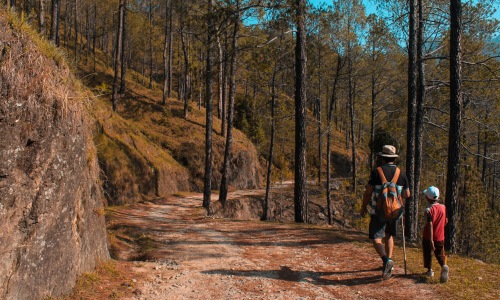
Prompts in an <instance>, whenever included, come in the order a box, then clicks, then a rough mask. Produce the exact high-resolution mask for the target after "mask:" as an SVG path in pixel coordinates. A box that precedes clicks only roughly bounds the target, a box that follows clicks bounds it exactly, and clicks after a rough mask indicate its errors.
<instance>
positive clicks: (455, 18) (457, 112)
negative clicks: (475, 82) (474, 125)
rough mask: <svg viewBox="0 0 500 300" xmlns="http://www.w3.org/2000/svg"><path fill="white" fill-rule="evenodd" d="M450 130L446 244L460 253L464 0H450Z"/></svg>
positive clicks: (452, 250)
mask: <svg viewBox="0 0 500 300" xmlns="http://www.w3.org/2000/svg"><path fill="white" fill-rule="evenodd" d="M450 20H451V25H450V131H449V145H448V171H447V175H446V203H445V204H446V210H447V215H448V225H447V230H445V234H446V236H445V247H446V249H447V250H448V251H450V252H451V253H456V252H457V250H458V249H457V228H458V218H457V217H458V205H457V204H458V191H459V180H460V139H461V131H462V128H461V127H462V79H461V68H462V56H461V52H460V51H461V47H460V40H461V35H462V28H461V27H462V3H461V0H451V1H450Z"/></svg>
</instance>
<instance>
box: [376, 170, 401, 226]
mask: <svg viewBox="0 0 500 300" xmlns="http://www.w3.org/2000/svg"><path fill="white" fill-rule="evenodd" d="M377 171H378V174H379V177H380V180H381V181H382V190H381V191H380V194H379V195H378V199H377V207H376V214H377V216H378V218H379V220H380V221H381V222H384V223H385V222H389V221H394V220H398V219H400V218H401V216H402V215H403V210H404V206H403V200H402V199H401V195H400V194H399V193H398V188H397V186H396V182H397V181H398V178H399V174H400V172H401V170H400V169H399V168H396V172H395V173H394V177H393V178H392V180H391V181H389V182H388V181H387V179H386V178H385V175H384V172H383V170H382V168H381V167H378V168H377Z"/></svg>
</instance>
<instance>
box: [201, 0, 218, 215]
mask: <svg viewBox="0 0 500 300" xmlns="http://www.w3.org/2000/svg"><path fill="white" fill-rule="evenodd" d="M213 5H214V0H209V1H208V8H207V9H208V11H207V19H208V20H207V23H208V24H207V26H208V35H207V57H206V68H207V69H206V74H205V76H206V86H205V97H206V100H205V107H206V126H205V177H204V182H203V207H204V208H205V209H206V210H207V212H208V213H209V214H210V198H211V195H212V122H213V116H212V114H213V112H212V107H213V103H212V101H213V97H214V96H213V90H212V88H213V70H212V55H213V53H212V52H213V41H212V39H213V36H214V35H215V28H214V27H215V24H214V23H215V21H214V16H213V13H214V12H213Z"/></svg>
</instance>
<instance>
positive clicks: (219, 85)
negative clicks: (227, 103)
mask: <svg viewBox="0 0 500 300" xmlns="http://www.w3.org/2000/svg"><path fill="white" fill-rule="evenodd" d="M217 49H218V50H219V52H218V53H219V57H218V58H219V61H218V66H219V69H218V72H219V77H218V80H217V90H218V96H219V103H218V105H217V116H218V117H219V119H221V118H222V84H223V83H222V81H223V72H224V70H223V68H224V67H223V66H224V57H223V56H224V53H223V51H222V45H221V43H220V34H217ZM221 134H222V131H221Z"/></svg>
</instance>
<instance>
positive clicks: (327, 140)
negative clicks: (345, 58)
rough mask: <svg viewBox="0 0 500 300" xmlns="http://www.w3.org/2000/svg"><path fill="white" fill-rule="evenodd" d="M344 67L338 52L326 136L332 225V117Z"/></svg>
mask: <svg viewBox="0 0 500 300" xmlns="http://www.w3.org/2000/svg"><path fill="white" fill-rule="evenodd" d="M341 69H342V57H341V56H340V54H337V71H336V73H335V79H334V81H333V89H332V98H331V99H330V107H329V108H328V121H327V122H328V129H327V137H326V207H327V209H328V224H330V225H332V223H333V216H332V201H331V188H330V181H331V170H330V169H331V167H330V165H331V159H330V156H331V144H332V143H331V136H332V134H331V129H332V117H333V110H334V108H335V102H336V101H337V84H338V82H339V76H340V70H341Z"/></svg>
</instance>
